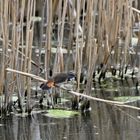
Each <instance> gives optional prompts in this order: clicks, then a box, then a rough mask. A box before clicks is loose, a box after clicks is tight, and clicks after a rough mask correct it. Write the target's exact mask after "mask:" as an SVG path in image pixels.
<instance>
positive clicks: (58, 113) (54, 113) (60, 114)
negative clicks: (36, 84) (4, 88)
mask: <svg viewBox="0 0 140 140" xmlns="http://www.w3.org/2000/svg"><path fill="white" fill-rule="evenodd" d="M75 115H79V112H77V111H70V110H60V109H50V110H48V113H47V114H45V116H47V117H52V118H70V117H73V116H75Z"/></svg>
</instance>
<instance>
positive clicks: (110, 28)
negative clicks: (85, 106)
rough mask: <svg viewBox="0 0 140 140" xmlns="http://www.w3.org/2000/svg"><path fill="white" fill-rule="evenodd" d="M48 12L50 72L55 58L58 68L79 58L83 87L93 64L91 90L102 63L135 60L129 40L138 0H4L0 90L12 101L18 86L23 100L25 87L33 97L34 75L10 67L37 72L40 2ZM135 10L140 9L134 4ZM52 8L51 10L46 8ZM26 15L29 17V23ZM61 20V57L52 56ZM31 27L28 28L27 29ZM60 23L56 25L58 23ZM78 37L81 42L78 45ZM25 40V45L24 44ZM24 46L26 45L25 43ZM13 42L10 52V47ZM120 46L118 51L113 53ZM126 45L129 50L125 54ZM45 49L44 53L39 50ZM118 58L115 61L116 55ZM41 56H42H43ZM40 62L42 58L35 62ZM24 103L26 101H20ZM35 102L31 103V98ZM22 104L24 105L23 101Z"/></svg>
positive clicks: (0, 26)
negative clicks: (34, 51)
mask: <svg viewBox="0 0 140 140" xmlns="http://www.w3.org/2000/svg"><path fill="white" fill-rule="evenodd" d="M38 5H40V8H39V9H37V10H38V11H37V12H38V13H42V14H41V15H39V16H41V17H42V21H41V26H39V27H40V30H41V31H40V38H39V39H40V40H39V46H36V47H37V48H39V49H40V52H41V49H42V48H44V49H45V57H44V60H43V62H44V66H45V67H44V68H45V78H46V79H47V78H48V69H49V68H50V65H51V64H53V73H56V72H61V71H65V70H67V71H69V70H72V68H70V67H68V65H70V64H71V63H72V64H74V68H73V70H75V72H76V74H77V77H78V85H77V91H78V90H79V89H80V86H79V83H80V82H79V81H80V74H81V71H82V69H83V67H86V69H87V77H88V78H87V85H86V89H85V93H86V94H89V93H90V92H91V90H90V89H91V86H92V74H93V72H94V71H95V68H96V66H97V65H99V64H100V63H104V65H105V68H107V67H109V66H110V65H114V66H116V65H117V64H120V61H121V65H122V66H124V65H126V64H129V61H130V59H128V58H129V57H130V56H129V53H128V50H129V44H130V40H131V37H132V24H133V23H132V15H133V13H134V12H133V11H132V10H133V9H131V6H132V2H131V1H127V0H118V1H112V0H108V1H104V0H99V1H98V0H91V1H88V0H80V1H78V0H77V1H75V0H65V1H63V0H58V1H55V0H45V1H44V2H40V0H28V1H27V0H20V1H19V0H15V1H4V0H1V1H0V15H1V16H0V31H1V32H0V36H1V37H2V39H1V41H2V53H1V64H0V65H1V69H0V93H1V94H3V91H4V93H5V94H4V97H5V102H2V104H4V106H5V107H6V106H7V104H8V103H9V102H10V101H11V97H12V94H13V93H14V92H15V91H16V92H18V98H19V101H20V102H21V101H22V98H23V97H24V93H25V90H27V93H28V101H29V102H30V92H31V90H30V87H31V79H30V78H27V77H26V78H23V76H21V75H19V74H15V73H9V72H7V71H5V69H6V68H7V67H10V68H12V69H16V70H20V71H23V72H26V73H31V70H32V69H31V63H32V64H35V62H34V61H33V58H32V45H33V42H34V39H35V38H36V37H35V34H34V20H33V17H34V16H35V8H36V7H38ZM134 11H135V13H136V12H137V10H134ZM45 13H46V14H45ZM24 19H26V20H25V23H24ZM66 22H67V23H68V25H69V27H70V34H69V38H68V41H69V42H70V43H69V45H68V46H66V49H67V50H69V53H70V50H71V51H72V54H73V56H74V59H73V60H71V59H70V58H71V55H67V57H69V60H67V61H66V62H68V63H67V64H65V63H64V62H65V60H64V59H63V52H62V49H63V48H64V45H63V44H64V35H65V34H64V32H65V25H66V24H65V23H66ZM55 24H56V25H57V40H56V42H57V43H58V44H57V51H56V54H55V60H52V54H51V48H52V47H53V46H52V36H53V25H55ZM46 25H47V26H46ZM24 28H26V30H24ZM55 28H56V27H55ZM43 34H44V35H45V37H46V38H45V39H46V40H45V45H44V44H43V43H42V40H43V39H42V36H43ZM120 40H122V41H124V46H123V47H122V48H121V51H120V47H119V41H120ZM74 43H75V46H74V45H73V44H74ZM19 45H20V46H21V49H20V50H19V48H20V47H19ZM23 46H26V47H25V48H24V47H23ZM8 48H10V50H11V51H10V52H8ZM112 51H114V54H112ZM122 51H123V52H124V55H122ZM39 55H40V53H39ZM114 60H115V61H114ZM40 61H41V59H40ZM39 63H41V62H39ZM35 65H36V66H38V64H35ZM20 104H21V106H22V103H20ZM29 104H30V103H29ZM21 108H22V107H21Z"/></svg>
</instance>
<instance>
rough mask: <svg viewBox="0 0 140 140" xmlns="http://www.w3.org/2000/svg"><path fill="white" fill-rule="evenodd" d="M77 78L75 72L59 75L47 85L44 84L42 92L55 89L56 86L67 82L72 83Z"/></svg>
mask: <svg viewBox="0 0 140 140" xmlns="http://www.w3.org/2000/svg"><path fill="white" fill-rule="evenodd" d="M75 78H76V76H75V74H74V73H73V72H68V73H64V72H62V73H58V74H56V75H55V76H53V77H52V78H50V79H49V80H48V81H47V82H46V83H42V84H41V85H40V88H41V89H42V90H49V89H50V88H52V87H55V86H56V84H60V83H63V82H65V81H70V80H72V79H75Z"/></svg>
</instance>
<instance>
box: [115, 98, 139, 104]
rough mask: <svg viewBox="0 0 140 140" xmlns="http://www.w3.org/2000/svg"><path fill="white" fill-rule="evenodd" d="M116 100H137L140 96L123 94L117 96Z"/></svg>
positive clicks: (126, 101) (125, 101)
mask: <svg viewBox="0 0 140 140" xmlns="http://www.w3.org/2000/svg"><path fill="white" fill-rule="evenodd" d="M114 100H116V101H119V102H124V103H129V102H135V101H138V100H140V96H121V97H115V98H114Z"/></svg>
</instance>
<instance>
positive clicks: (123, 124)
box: [0, 88, 140, 140]
mask: <svg viewBox="0 0 140 140" xmlns="http://www.w3.org/2000/svg"><path fill="white" fill-rule="evenodd" d="M123 89H124V88H123ZM125 91H126V92H127V94H135V92H136V91H135V90H130V89H129V88H126V89H125ZM121 92H122V91H121V89H120V93H117V94H121ZM95 94H96V96H100V97H101V96H102V97H103V96H105V95H107V94H109V93H108V92H107V91H106V92H105V91H101V90H100V91H97V92H95ZM111 94H116V91H115V92H114V93H113V92H112V93H111ZM125 94H126V93H125ZM133 105H139V104H138V103H134V104H133ZM91 107H92V110H91V112H90V114H84V115H79V116H75V117H73V118H69V119H68V118H67V119H55V118H49V117H47V116H45V115H44V113H38V114H36V113H33V114H32V115H31V116H30V117H27V116H26V117H20V116H15V115H12V116H10V117H7V118H6V119H5V120H3V119H0V140H140V118H139V116H140V112H138V111H136V110H132V109H131V110H130V109H123V108H118V107H115V106H111V105H108V104H104V103H99V102H96V101H92V102H91Z"/></svg>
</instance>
